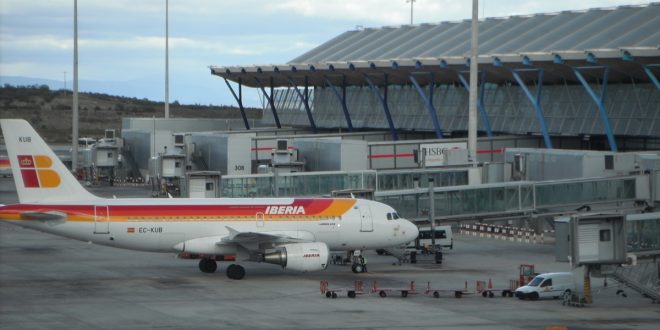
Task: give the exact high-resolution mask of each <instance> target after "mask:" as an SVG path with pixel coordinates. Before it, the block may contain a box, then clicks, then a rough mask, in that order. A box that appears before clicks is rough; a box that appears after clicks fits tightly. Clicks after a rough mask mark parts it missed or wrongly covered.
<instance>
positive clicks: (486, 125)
mask: <svg viewBox="0 0 660 330" xmlns="http://www.w3.org/2000/svg"><path fill="white" fill-rule="evenodd" d="M457 74H458V79H459V80H460V81H461V85H463V87H464V88H465V89H466V90H467V91H468V92H469V91H470V83H468V82H467V80H465V77H463V75H462V74H461V73H460V72H458V73H457ZM479 76H480V77H479V78H480V79H481V81H480V82H479V98H478V99H477V108H478V109H479V114H480V115H481V122H482V123H483V124H484V129H486V135H488V137H493V130H492V129H491V128H490V120H489V119H488V114H487V113H486V106H485V105H484V95H485V94H486V93H485V91H484V85H485V84H486V72H481V73H480V74H479Z"/></svg>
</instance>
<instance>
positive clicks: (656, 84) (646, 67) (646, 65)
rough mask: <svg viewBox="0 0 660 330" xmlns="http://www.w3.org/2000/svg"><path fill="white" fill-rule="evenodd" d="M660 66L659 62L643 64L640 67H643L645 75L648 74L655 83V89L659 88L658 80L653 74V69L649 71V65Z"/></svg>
mask: <svg viewBox="0 0 660 330" xmlns="http://www.w3.org/2000/svg"><path fill="white" fill-rule="evenodd" d="M657 66H660V64H643V65H642V67H643V68H644V72H646V75H647V76H649V79H651V81H652V82H653V84H654V85H655V88H656V89H660V82H659V81H658V78H657V77H656V76H655V74H654V73H653V71H651V67H657Z"/></svg>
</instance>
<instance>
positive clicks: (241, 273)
mask: <svg viewBox="0 0 660 330" xmlns="http://www.w3.org/2000/svg"><path fill="white" fill-rule="evenodd" d="M227 277H229V278H231V279H232V280H242V279H243V277H245V268H243V266H241V265H234V264H232V265H229V267H227Z"/></svg>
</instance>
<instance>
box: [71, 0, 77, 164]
mask: <svg viewBox="0 0 660 330" xmlns="http://www.w3.org/2000/svg"><path fill="white" fill-rule="evenodd" d="M71 108H72V109H71V112H72V113H73V118H72V125H71V128H72V129H71V130H72V132H71V171H73V172H74V173H75V172H76V171H77V170H78V0H73V105H72V107H71Z"/></svg>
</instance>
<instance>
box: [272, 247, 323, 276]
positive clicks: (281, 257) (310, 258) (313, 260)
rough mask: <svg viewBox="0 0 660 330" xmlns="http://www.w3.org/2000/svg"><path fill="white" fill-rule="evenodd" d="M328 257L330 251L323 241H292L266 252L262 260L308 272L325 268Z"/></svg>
mask: <svg viewBox="0 0 660 330" xmlns="http://www.w3.org/2000/svg"><path fill="white" fill-rule="evenodd" d="M329 257H330V251H329V250H328V246H327V245H325V243H322V242H314V243H292V244H285V245H281V246H279V247H277V249H276V250H273V251H269V252H266V253H265V254H264V256H263V262H266V263H269V264H275V265H280V266H282V268H286V269H291V270H295V271H299V272H308V271H316V270H323V269H326V267H328V260H329Z"/></svg>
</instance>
